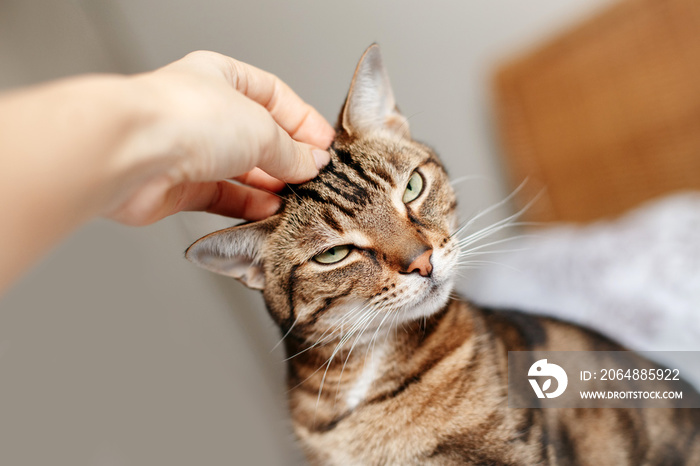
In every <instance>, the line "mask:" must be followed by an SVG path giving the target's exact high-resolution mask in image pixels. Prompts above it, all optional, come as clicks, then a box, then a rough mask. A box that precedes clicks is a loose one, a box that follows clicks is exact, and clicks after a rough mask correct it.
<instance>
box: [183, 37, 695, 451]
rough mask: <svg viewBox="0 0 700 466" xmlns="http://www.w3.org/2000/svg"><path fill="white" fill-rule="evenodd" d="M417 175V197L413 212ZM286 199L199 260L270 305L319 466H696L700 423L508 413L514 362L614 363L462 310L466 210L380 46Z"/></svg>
mask: <svg viewBox="0 0 700 466" xmlns="http://www.w3.org/2000/svg"><path fill="white" fill-rule="evenodd" d="M415 171H417V172H418V173H419V174H420V175H421V177H422V180H423V189H422V191H421V193H420V195H419V196H418V197H417V198H416V199H415V200H411V201H410V202H407V203H404V202H403V200H402V196H403V194H404V191H405V190H406V186H407V183H408V181H409V179H410V178H411V175H412V174H413V173H414V172H415ZM282 195H283V198H284V202H283V206H282V208H281V209H280V211H279V212H278V213H277V214H276V215H274V216H273V217H271V218H269V219H267V220H264V221H262V222H257V223H253V224H246V225H243V226H238V227H233V228H231V229H227V230H223V231H221V232H217V233H213V234H212V235H209V236H207V237H205V238H202V239H201V240H199V241H198V242H196V243H195V244H194V245H193V246H191V247H190V249H189V250H188V252H187V257H188V258H190V259H191V260H193V261H194V262H197V263H198V264H200V265H202V266H204V267H206V268H209V269H211V270H214V271H216V272H219V273H224V274H227V275H231V276H234V277H236V278H238V279H240V280H241V281H243V282H244V283H247V284H248V285H249V286H251V287H254V288H261V289H262V290H263V296H264V298H265V303H266V305H267V308H268V310H269V311H270V315H271V316H272V318H273V319H274V320H275V322H276V323H277V324H278V325H279V327H280V329H281V331H282V333H283V335H284V344H285V347H286V351H287V354H288V386H289V402H290V409H291V414H292V419H293V422H294V429H295V432H296V434H297V435H298V437H299V439H300V441H301V444H302V445H303V447H304V449H305V451H306V453H307V455H308V458H309V460H310V462H311V463H312V464H324V465H325V464H337V465H353V464H399V465H411V464H416V465H419V464H420V465H424V464H493V465H521V464H522V465H532V464H582V465H587V464H590V465H605V464H615V465H636V464H700V442H699V441H698V426H699V425H700V415H699V414H698V410H682V409H677V410H662V409H655V410H627V409H615V410H603V409H600V410H582V409H579V410H574V409H570V410H555V409H550V410H540V409H527V410H525V409H508V408H507V405H506V383H507V374H506V372H507V352H508V351H509V350H601V349H605V350H612V349H619V347H618V346H617V345H616V344H614V343H613V342H610V341H608V340H606V339H605V338H603V337H601V336H599V335H597V334H595V333H593V332H590V331H587V330H585V329H581V328H577V327H574V326H572V325H568V324H565V323H561V322H558V321H554V320H552V319H546V318H539V317H535V316H527V315H524V314H519V313H517V312H494V311H489V310H484V309H478V308H475V307H473V306H471V305H470V304H468V303H466V302H464V301H463V300H460V299H456V298H450V295H451V293H452V287H453V279H454V276H455V272H456V268H457V264H458V260H459V255H460V251H459V241H458V239H456V235H455V234H454V233H455V231H456V229H457V225H456V215H455V208H456V197H455V194H454V192H453V190H452V187H451V185H450V184H449V182H448V179H447V174H446V173H445V170H444V167H443V166H442V164H441V162H440V161H439V159H438V157H437V156H436V154H435V153H434V152H433V151H432V150H431V149H430V148H429V147H427V146H425V145H423V144H420V143H418V142H416V141H414V140H412V139H411V138H410V135H409V133H408V127H407V122H406V120H405V119H404V118H403V117H402V116H401V115H400V114H399V113H398V111H397V110H396V106H395V103H394V100H393V94H392V93H391V89H390V86H389V82H388V77H387V76H386V72H385V71H384V69H383V67H382V66H381V57H380V56H379V52H378V49H377V48H376V46H373V47H370V49H368V51H367V52H365V55H364V56H363V59H362V60H361V62H360V64H359V65H358V68H357V70H356V72H355V76H354V78H353V84H352V85H351V89H350V92H349V94H348V98H347V100H346V103H345V105H344V107H343V110H342V112H341V117H340V121H339V124H338V133H337V137H336V140H335V142H334V143H333V146H332V147H331V162H330V164H329V165H328V166H327V167H325V168H324V169H323V170H322V171H321V173H320V174H319V176H318V177H317V178H316V179H314V180H311V181H309V182H307V183H303V184H301V185H296V186H289V187H288V189H287V190H286V191H285V192H284V193H282ZM341 245H351V246H352V250H351V251H350V253H349V254H348V256H347V257H345V258H344V259H343V260H340V261H339V262H337V263H334V264H323V263H318V262H317V261H315V260H314V259H313V258H314V257H315V256H317V255H318V254H321V253H323V252H324V251H326V250H328V249H329V248H332V247H335V246H341ZM426 258H429V259H426ZM426 260H428V261H429V263H426ZM420 261H422V262H421V265H420V266H417V265H416V264H418V263H419V262H420Z"/></svg>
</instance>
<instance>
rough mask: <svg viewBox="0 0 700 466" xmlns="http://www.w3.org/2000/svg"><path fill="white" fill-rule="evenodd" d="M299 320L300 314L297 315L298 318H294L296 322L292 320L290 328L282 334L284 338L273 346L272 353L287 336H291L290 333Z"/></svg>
mask: <svg viewBox="0 0 700 466" xmlns="http://www.w3.org/2000/svg"><path fill="white" fill-rule="evenodd" d="M298 321H299V316H297V318H296V319H294V322H292V325H291V326H290V327H289V330H287V332H286V333H285V334H284V335H282V338H281V339H280V340H279V341H278V342H277V344H275V346H273V347H272V349H271V350H270V353H272V352H273V351H274V350H276V349H277V347H278V346H279V345H280V344H282V342H283V341H284V339H285V338H287V337H288V336H289V334H290V333H291V332H292V329H293V328H294V326H295V325H296V324H297V322H298Z"/></svg>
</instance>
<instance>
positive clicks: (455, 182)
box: [450, 175, 493, 187]
mask: <svg viewBox="0 0 700 466" xmlns="http://www.w3.org/2000/svg"><path fill="white" fill-rule="evenodd" d="M473 180H480V181H487V182H488V181H493V180H492V179H491V178H489V177H487V176H484V175H465V176H460V177H459V178H455V179H454V180H450V184H451V185H452V187H454V186H456V185H458V184H460V183H464V182H465V181H473Z"/></svg>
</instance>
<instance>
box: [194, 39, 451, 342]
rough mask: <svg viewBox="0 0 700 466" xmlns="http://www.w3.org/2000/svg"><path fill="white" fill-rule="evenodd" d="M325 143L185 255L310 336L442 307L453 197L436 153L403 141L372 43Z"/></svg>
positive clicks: (287, 327)
mask: <svg viewBox="0 0 700 466" xmlns="http://www.w3.org/2000/svg"><path fill="white" fill-rule="evenodd" d="M330 152H331V161H330V163H329V164H328V166H326V167H325V168H324V169H323V170H322V171H321V173H320V174H319V176H318V177H317V178H315V179H313V180H311V181H309V182H307V183H303V184H300V185H296V186H290V187H289V188H288V189H287V190H286V191H285V192H284V193H283V196H284V202H283V206H282V208H281V209H280V211H279V212H278V213H277V214H276V215H274V216H272V217H270V218H268V219H266V220H264V221H261V222H255V223H250V224H246V225H242V226H237V227H233V228H229V229H227V230H222V231H220V232H216V233H212V234H211V235H208V236H206V237H204V238H202V239H200V240H199V241H197V242H196V243H195V244H193V245H192V246H191V247H190V249H188V251H187V258H188V259H190V260H192V261H193V262H195V263H197V264H199V265H201V266H203V267H205V268H208V269H210V270H213V271H215V272H218V273H223V274H226V275H230V276H233V277H236V278H238V279H239V280H241V281H242V282H244V283H245V284H246V285H248V286H249V287H251V288H256V289H261V290H263V294H264V297H265V302H266V304H267V307H268V309H269V310H270V313H271V314H272V317H273V318H274V319H275V320H276V322H277V323H278V324H279V325H280V327H281V328H282V330H283V331H285V332H291V333H292V334H294V335H297V336H299V337H303V338H313V339H316V340H317V341H318V339H319V338H328V339H333V338H336V337H340V336H341V335H342V333H343V332H344V331H347V330H349V329H353V328H355V329H356V328H357V327H358V326H362V330H363V333H369V334H371V333H373V332H368V331H371V330H375V331H376V330H377V329H379V328H380V327H382V325H385V326H386V327H385V328H388V327H390V326H391V325H396V324H397V323H400V322H405V321H409V320H414V319H417V318H420V317H423V316H427V315H430V314H432V313H434V312H436V311H437V310H439V309H440V308H441V307H442V306H443V305H444V304H445V302H446V301H447V298H448V295H449V293H450V291H451V290H452V286H453V278H454V273H455V268H456V263H457V255H458V254H457V252H458V251H457V242H456V240H454V239H453V238H452V236H451V232H453V231H454V228H455V208H456V198H455V194H454V192H453V190H452V187H451V185H450V184H449V182H448V179H447V175H446V173H445V170H444V168H443V166H442V164H441V163H440V161H439V159H438V158H437V156H436V154H435V153H434V152H433V151H432V150H431V149H430V148H428V147H426V146H424V145H423V144H420V143H418V142H415V141H413V140H412V139H411V138H410V135H409V134H408V124H407V121H406V119H405V118H404V117H403V116H401V114H399V113H398V111H397V110H396V106H395V103H394V98H393V94H392V91H391V87H390V84H389V80H388V77H387V74H386V72H385V70H384V68H383V66H382V63H381V56H380V55H379V49H378V47H377V46H372V47H370V48H369V49H368V50H367V51H366V52H365V54H364V56H363V58H362V59H361V61H360V63H359V64H358V67H357V69H356V71H355V75H354V77H353V82H352V85H351V88H350V92H349V94H348V98H347V100H346V102H345V105H344V106H343V110H342V112H341V116H340V121H339V129H338V133H337V136H336V140H335V142H334V143H333V145H332V147H331V149H330Z"/></svg>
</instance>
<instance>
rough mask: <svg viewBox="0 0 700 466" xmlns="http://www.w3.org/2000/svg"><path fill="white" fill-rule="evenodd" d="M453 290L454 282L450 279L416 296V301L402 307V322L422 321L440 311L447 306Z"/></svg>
mask: <svg viewBox="0 0 700 466" xmlns="http://www.w3.org/2000/svg"><path fill="white" fill-rule="evenodd" d="M453 288H454V280H452V279H447V280H445V281H444V282H443V283H437V284H434V285H433V286H432V287H431V288H430V289H428V291H426V292H425V293H421V295H419V296H417V301H415V302H413V303H411V304H410V305H407V306H406V307H404V309H403V310H402V312H401V314H402V317H403V319H402V321H403V322H410V321H412V320H417V319H423V318H425V317H430V316H431V315H433V314H435V313H436V312H438V311H440V310H441V309H443V308H444V307H445V306H446V305H447V301H448V300H449V299H450V293H451V292H452V290H453Z"/></svg>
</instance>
